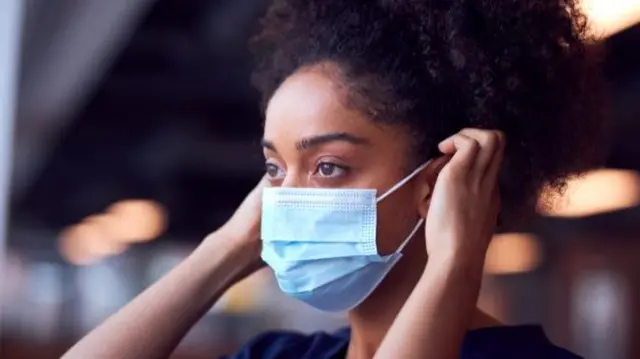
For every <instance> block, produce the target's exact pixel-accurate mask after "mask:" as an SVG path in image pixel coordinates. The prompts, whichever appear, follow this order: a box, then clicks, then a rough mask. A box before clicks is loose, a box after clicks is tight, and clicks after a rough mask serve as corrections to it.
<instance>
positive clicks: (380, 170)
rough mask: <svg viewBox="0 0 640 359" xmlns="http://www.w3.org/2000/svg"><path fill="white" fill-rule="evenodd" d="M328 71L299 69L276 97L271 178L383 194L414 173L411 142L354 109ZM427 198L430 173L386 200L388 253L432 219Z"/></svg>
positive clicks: (383, 222) (381, 224) (382, 225)
mask: <svg viewBox="0 0 640 359" xmlns="http://www.w3.org/2000/svg"><path fill="white" fill-rule="evenodd" d="M327 71H330V67H328V66H322V67H320V66H316V67H315V68H308V69H304V70H302V71H299V72H297V73H296V74H294V75H292V76H290V77H289V78H288V79H287V80H286V81H285V82H284V83H283V84H282V85H281V86H280V88H279V89H278V90H277V91H276V92H275V94H274V95H273V97H272V98H271V100H270V102H269V105H268V107H267V112H266V120H265V127H264V139H263V148H264V155H265V158H266V171H267V176H268V177H269V179H270V181H271V183H272V185H273V186H284V187H306V188H308V187H313V188H373V189H376V190H377V191H378V196H380V195H382V194H383V193H384V192H386V191H387V190H388V189H390V188H391V187H393V185H395V184H396V183H397V182H399V181H400V180H402V179H403V178H404V177H405V176H406V175H407V174H408V173H407V163H408V161H407V158H406V156H407V153H409V145H410V143H411V142H410V140H411V139H410V138H409V136H408V133H407V132H406V130H404V129H403V128H401V127H397V126H387V125H381V124H377V123H373V122H372V121H370V120H368V119H367V118H365V117H364V116H363V115H362V114H361V113H360V112H359V111H357V110H356V109H352V108H349V107H347V106H346V99H345V97H344V93H341V92H342V89H341V88H340V86H339V84H338V83H337V82H336V81H335V76H331V75H330V73H328V72H327ZM328 74H329V75H328ZM427 195H428V185H427V179H426V174H424V173H423V174H420V175H418V176H417V177H415V178H414V179H413V180H411V181H410V182H408V183H407V184H405V185H404V186H403V187H402V188H400V189H398V190H397V191H396V192H394V193H393V194H392V195H390V196H389V197H387V198H386V199H385V200H384V201H382V202H380V204H379V205H378V229H377V230H378V237H377V245H378V250H379V252H380V254H382V255H386V254H390V253H392V252H394V251H395V250H396V249H397V247H398V246H399V244H400V243H401V242H402V241H403V240H404V239H405V238H406V237H407V235H408V234H409V233H410V232H411V230H412V229H413V227H414V226H415V225H416V223H417V221H418V219H419V218H420V217H421V216H424V211H426V210H425V209H421V208H422V207H424V206H425V204H424V203H425V202H426V196H427ZM414 240H415V239H414Z"/></svg>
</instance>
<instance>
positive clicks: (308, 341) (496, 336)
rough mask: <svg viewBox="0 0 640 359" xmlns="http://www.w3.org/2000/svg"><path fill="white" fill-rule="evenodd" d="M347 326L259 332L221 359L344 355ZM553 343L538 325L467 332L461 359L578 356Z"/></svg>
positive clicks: (331, 357)
mask: <svg viewBox="0 0 640 359" xmlns="http://www.w3.org/2000/svg"><path fill="white" fill-rule="evenodd" d="M350 335H351V333H350V330H349V329H348V328H347V329H342V330H340V331H338V332H336V333H333V334H328V333H320V332H319V333H314V334H310V335H304V334H300V333H295V332H285V331H277V332H268V333H265V334H262V335H259V336H258V337H256V338H255V339H253V340H251V341H250V342H249V343H248V344H247V345H246V346H244V347H243V348H241V349H240V350H239V351H238V352H237V353H236V354H234V355H230V356H226V357H223V358H221V359H344V358H345V357H346V354H347V347H348V344H349V338H350ZM580 358H581V357H579V356H577V355H575V354H572V353H570V352H569V351H567V350H565V349H562V348H560V347H557V346H555V345H553V344H552V343H551V342H550V341H549V339H547V336H546V335H545V334H544V331H543V330H542V328H541V327H540V326H536V325H523V326H504V327H492V328H483V329H477V330H472V331H470V332H468V333H467V335H466V337H465V339H464V343H463V344H462V352H461V355H460V359H580Z"/></svg>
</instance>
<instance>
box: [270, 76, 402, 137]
mask: <svg viewBox="0 0 640 359" xmlns="http://www.w3.org/2000/svg"><path fill="white" fill-rule="evenodd" d="M347 91H348V89H347V88H346V87H345V86H343V85H342V84H341V82H340V80H339V77H338V75H337V74H335V73H332V72H331V71H330V69H328V68H327V67H324V66H323V67H320V66H318V67H314V68H308V69H303V70H301V71H298V72H297V73H295V74H293V75H291V76H290V77H289V78H287V79H286V80H285V81H284V82H283V83H282V85H281V86H280V87H279V88H278V90H277V91H276V92H275V93H274V95H273V97H272V98H271V100H270V101H269V104H268V106H267V110H266V114H265V115H266V116H265V133H264V137H265V138H267V139H272V140H274V141H277V138H281V139H282V138H284V136H283V135H290V138H292V139H293V138H303V137H309V136H314V135H318V134H322V133H331V132H347V133H352V134H355V135H358V136H363V137H367V138H369V139H371V140H374V141H375V140H381V141H383V140H385V139H395V140H397V139H398V138H397V136H399V135H400V132H401V131H399V129H396V128H392V127H390V126H388V125H382V124H377V123H374V122H372V121H371V120H369V119H368V118H367V117H366V116H365V115H364V114H363V113H362V112H361V111H359V110H358V109H356V108H352V107H350V106H348V105H347V103H348V102H347V98H346V94H347Z"/></svg>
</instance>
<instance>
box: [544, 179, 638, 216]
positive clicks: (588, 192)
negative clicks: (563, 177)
mask: <svg viewBox="0 0 640 359" xmlns="http://www.w3.org/2000/svg"><path fill="white" fill-rule="evenodd" d="M545 199H546V197H545V195H543V196H542V200H543V201H544V200H545ZM638 204H640V174H638V172H636V171H625V170H613V169H602V170H596V171H592V172H589V173H587V174H585V175H583V176H580V177H577V178H575V179H572V180H569V183H568V185H567V188H566V191H565V193H564V194H563V196H562V197H561V198H558V199H556V200H553V201H552V204H551V205H549V206H547V207H548V208H545V206H540V212H541V214H543V215H547V216H554V217H582V216H588V215H594V214H598V213H603V212H611V211H615V210H620V209H625V208H630V207H635V206H637V205H638Z"/></svg>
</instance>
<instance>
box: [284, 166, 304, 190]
mask: <svg viewBox="0 0 640 359" xmlns="http://www.w3.org/2000/svg"><path fill="white" fill-rule="evenodd" d="M281 187H288V188H302V187H306V186H305V176H304V173H303V171H301V170H299V169H297V168H289V170H288V171H287V174H286V175H285V176H284V179H283V180H282V184H281Z"/></svg>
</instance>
